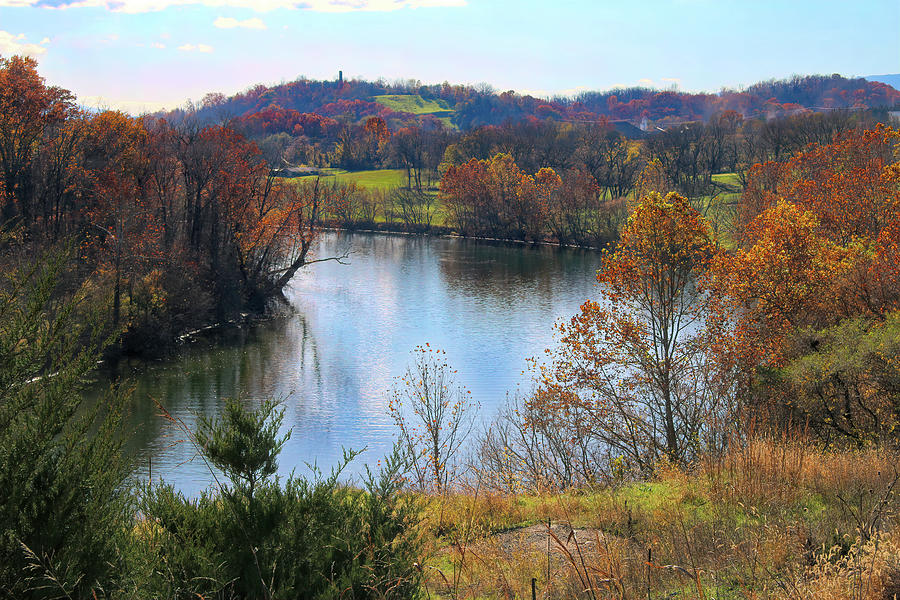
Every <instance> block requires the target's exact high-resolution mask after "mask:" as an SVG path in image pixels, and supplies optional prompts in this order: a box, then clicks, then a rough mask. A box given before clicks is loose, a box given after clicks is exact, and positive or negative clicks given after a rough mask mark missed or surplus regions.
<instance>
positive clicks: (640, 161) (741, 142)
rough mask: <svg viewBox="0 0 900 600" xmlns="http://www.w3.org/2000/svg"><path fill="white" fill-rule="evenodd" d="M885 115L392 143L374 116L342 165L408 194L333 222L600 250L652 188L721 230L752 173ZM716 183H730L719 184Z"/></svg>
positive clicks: (515, 128) (500, 132)
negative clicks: (641, 132)
mask: <svg viewBox="0 0 900 600" xmlns="http://www.w3.org/2000/svg"><path fill="white" fill-rule="evenodd" d="M881 117H882V115H880V114H878V113H876V112H871V111H858V112H847V111H832V112H828V113H812V114H804V115H796V116H793V117H787V118H784V119H774V120H770V121H766V120H757V119H743V118H742V117H741V116H740V115H739V114H737V113H734V112H726V113H722V114H720V115H716V116H714V117H713V118H711V119H710V120H709V121H708V122H696V123H689V124H685V125H683V126H679V127H674V128H671V129H669V130H666V131H663V132H659V133H657V134H656V135H654V136H652V137H649V138H647V139H645V140H632V139H629V138H627V137H626V136H624V135H622V134H621V133H619V132H618V131H616V130H615V128H613V127H612V126H611V125H610V124H609V123H608V122H600V123H554V122H542V121H536V120H526V121H523V122H520V123H517V124H507V125H504V126H501V127H494V126H488V127H480V128H478V129H475V130H473V131H471V132H469V133H467V134H451V133H449V132H446V131H444V130H440V129H436V130H423V129H419V128H412V127H410V128H404V129H402V130H400V131H398V132H396V133H394V134H392V133H391V132H390V130H389V129H388V128H387V127H386V125H385V124H384V123H383V121H380V120H378V119H377V118H372V119H369V120H367V121H366V122H365V124H364V125H362V126H359V127H357V128H354V129H348V130H346V131H347V132H348V134H349V135H346V136H344V137H342V142H341V143H340V144H339V146H338V148H339V149H340V152H341V156H345V157H347V158H346V160H348V161H350V159H351V158H352V164H354V165H359V166H364V167H368V168H373V167H378V166H380V167H394V168H401V169H402V170H403V171H404V172H405V173H406V178H405V185H404V186H403V188H405V189H397V190H394V191H393V192H390V193H382V192H373V191H366V190H354V191H353V193H352V195H351V196H349V201H350V202H349V204H348V206H350V207H351V210H343V211H341V213H340V214H339V215H334V214H332V215H331V221H332V222H334V223H336V224H338V226H341V227H350V228H352V227H360V226H366V227H388V228H391V227H394V226H397V227H401V228H405V229H407V230H411V231H422V230H424V229H427V228H428V227H430V226H433V225H436V224H440V225H442V226H443V227H445V228H449V229H451V230H453V231H455V232H457V233H459V234H461V235H468V236H475V237H491V238H502V239H515V240H528V241H553V242H556V243H560V244H565V245H580V246H593V247H599V246H603V245H606V244H608V243H610V242H611V241H614V240H615V239H616V237H617V235H618V230H619V227H620V226H621V223H622V219H623V217H624V215H625V207H626V204H627V203H628V201H629V200H633V199H635V198H636V197H639V196H640V195H641V194H642V193H644V192H646V191H648V190H659V191H663V192H667V191H676V192H678V193H679V194H681V195H682V196H684V197H686V198H688V199H689V200H690V201H691V203H692V204H693V205H694V206H696V207H697V208H698V209H699V210H700V211H701V212H702V213H703V214H704V215H705V216H706V217H708V218H710V219H711V221H712V222H713V226H714V227H715V228H716V229H717V230H723V228H725V227H728V226H729V222H730V220H731V219H732V218H733V213H734V210H735V208H736V197H737V194H738V193H739V192H740V190H741V189H743V187H744V185H745V184H746V183H747V180H748V177H749V173H750V171H751V169H752V167H753V165H756V164H759V163H765V162H768V161H779V160H785V159H787V158H788V157H790V156H792V155H793V154H794V153H796V152H799V151H800V150H801V149H803V148H805V147H806V146H808V145H809V144H827V143H829V142H831V140H832V139H834V137H835V136H836V135H840V134H842V133H845V132H848V131H853V130H858V129H860V128H865V127H872V126H874V123H876V122H877V121H879V120H880V119H881ZM261 144H262V145H263V148H267V147H268V146H267V145H266V144H267V142H266V141H265V140H264V141H263V142H261ZM722 173H729V174H733V175H729V176H728V177H725V178H723V177H717V175H718V174H722ZM435 192H437V194H436V195H435ZM354 207H355V208H354Z"/></svg>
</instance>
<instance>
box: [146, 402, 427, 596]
mask: <svg viewBox="0 0 900 600" xmlns="http://www.w3.org/2000/svg"><path fill="white" fill-rule="evenodd" d="M282 417H283V411H279V410H277V409H276V408H275V404H273V403H271V402H267V403H264V404H263V406H262V407H260V408H259V409H258V410H256V411H250V410H248V409H247V408H246V407H244V406H242V405H241V404H240V403H238V402H236V401H231V402H229V403H228V405H227V408H226V412H225V417H224V418H223V419H222V420H220V421H219V422H217V423H210V422H206V423H205V424H203V426H202V428H201V432H200V434H199V435H198V436H197V441H199V442H202V447H201V450H202V451H203V452H204V455H205V456H206V458H208V459H209V460H210V461H211V462H212V463H213V464H214V465H215V466H216V467H217V468H219V469H220V470H222V471H223V472H224V473H225V474H226V475H227V476H228V477H229V483H226V484H224V485H222V487H221V488H220V489H219V490H215V491H209V492H206V493H204V494H202V495H201V496H200V497H199V498H197V499H188V498H185V497H184V496H183V495H182V494H181V493H179V492H176V491H175V490H174V489H173V488H172V487H171V486H168V485H160V486H157V487H155V488H151V489H148V490H147V493H146V495H145V498H144V501H143V503H142V506H141V512H142V514H143V515H144V517H145V521H144V522H143V523H142V525H141V526H140V527H138V528H137V529H136V533H135V540H136V542H137V544H138V545H139V546H140V549H141V551H140V552H139V553H138V555H137V556H136V559H135V560H136V564H135V565H134V571H135V572H143V573H147V576H146V581H143V582H142V583H141V588H142V589H143V590H144V591H143V592H142V593H147V594H148V595H150V596H153V597H157V596H158V597H171V598H182V597H183V598H188V597H192V598H193V597H196V596H197V595H198V594H199V595H201V596H204V597H208V596H215V597H219V598H231V597H236V598H287V597H290V598H339V597H340V598H343V597H349V598H383V597H388V598H409V597H413V596H415V595H416V594H417V591H418V587H419V571H418V570H417V569H416V566H415V561H416V560H417V559H418V556H419V553H420V543H419V538H418V529H419V528H418V524H419V520H420V510H419V507H418V505H417V502H416V501H415V500H414V499H412V498H410V497H409V496H406V495H404V494H402V493H401V488H400V485H401V484H400V477H399V471H400V468H401V461H400V459H399V453H398V452H395V453H394V455H393V456H392V457H390V458H389V460H388V461H387V466H386V467H385V469H384V470H382V471H381V472H380V474H379V475H377V476H374V475H372V474H369V476H368V477H367V481H366V486H365V489H364V490H361V489H356V488H352V487H349V486H347V485H344V484H342V483H340V482H339V480H338V476H339V474H340V472H341V469H336V470H335V471H333V472H332V473H331V475H330V476H328V477H323V476H322V475H321V474H320V473H318V472H316V473H315V475H314V477H313V478H312V479H304V478H301V477H295V476H291V477H289V478H288V479H287V481H286V482H284V483H283V484H282V483H281V482H280V481H279V480H278V478H276V477H273V473H274V472H275V470H276V468H275V467H276V464H275V462H274V461H275V458H276V457H277V454H278V452H279V451H280V449H281V445H282V443H283V441H284V440H283V439H277V437H276V436H277V432H278V429H279V426H280V424H281V420H282ZM352 457H353V455H352V454H349V455H348V456H346V457H345V463H344V464H345V465H346V463H347V462H348V461H349V460H350V459H352ZM251 482H252V484H251Z"/></svg>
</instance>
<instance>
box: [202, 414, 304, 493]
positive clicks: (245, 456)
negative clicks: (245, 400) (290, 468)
mask: <svg viewBox="0 0 900 600" xmlns="http://www.w3.org/2000/svg"><path fill="white" fill-rule="evenodd" d="M279 405H280V402H276V401H274V400H266V401H265V402H263V404H262V405H261V406H260V407H259V408H258V409H257V410H255V411H250V410H247V409H246V408H245V407H244V405H243V404H242V403H241V402H240V400H236V399H229V400H228V401H227V402H226V403H225V413H224V414H223V415H222V417H221V418H220V419H218V420H217V421H211V420H209V419H208V418H206V417H203V418H202V419H201V421H200V428H199V430H198V431H197V433H196V438H197V444H198V445H199V446H200V447H201V448H202V449H203V454H204V455H205V456H206V457H207V458H209V460H210V461H211V462H212V463H213V464H214V465H215V466H216V467H217V468H218V469H220V470H221V471H222V472H223V473H225V475H226V476H227V477H228V478H229V479H230V480H231V481H232V482H233V483H234V485H235V486H236V488H237V489H238V490H239V491H240V492H242V493H244V494H246V496H247V498H248V499H250V501H251V502H252V500H253V492H254V491H255V490H256V487H257V485H259V483H260V482H261V481H264V480H265V479H267V478H269V477H271V476H272V475H274V474H275V471H276V470H277V469H278V462H277V459H278V454H279V453H280V452H281V448H282V447H283V446H284V444H285V442H287V441H288V439H290V437H291V434H290V432H288V433H286V434H285V435H283V436H282V437H280V438H279V437H278V430H279V428H280V427H281V422H282V421H283V420H284V409H283V408H282V409H279Z"/></svg>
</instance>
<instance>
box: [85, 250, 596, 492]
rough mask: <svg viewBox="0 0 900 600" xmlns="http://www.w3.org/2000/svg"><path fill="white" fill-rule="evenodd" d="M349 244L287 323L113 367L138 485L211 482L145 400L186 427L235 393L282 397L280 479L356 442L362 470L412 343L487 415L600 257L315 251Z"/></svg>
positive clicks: (323, 268) (302, 277)
mask: <svg viewBox="0 0 900 600" xmlns="http://www.w3.org/2000/svg"><path fill="white" fill-rule="evenodd" d="M348 247H349V248H350V249H351V250H352V254H351V255H350V258H349V264H347V265H341V264H338V263H335V262H323V263H318V264H315V265H312V266H311V267H309V268H308V269H307V270H306V271H304V272H303V273H301V274H299V275H298V276H297V277H296V278H295V279H294V281H293V282H292V283H291V287H290V289H289V290H287V297H288V299H289V301H290V303H291V305H292V306H293V308H294V314H292V315H291V316H288V317H284V318H279V319H276V320H273V321H269V322H264V323H260V324H256V325H254V326H252V327H250V328H247V329H242V330H237V329H236V330H234V331H231V332H226V333H224V334H223V335H221V336H216V337H215V338H214V339H213V340H211V341H201V342H196V343H193V344H190V345H188V346H185V347H184V348H183V349H182V350H181V351H180V352H179V353H178V355H177V356H175V357H173V358H171V359H169V360H166V361H163V362H149V363H148V362H139V363H138V362H135V363H129V364H127V365H124V366H123V367H121V368H120V370H121V372H122V373H123V374H124V375H125V376H126V377H128V378H129V379H131V380H132V381H134V383H135V385H136V391H135V394H134V400H133V411H132V417H131V419H132V425H131V430H132V432H133V434H132V440H131V447H132V451H133V452H135V454H136V456H137V459H136V460H137V466H138V470H137V476H138V477H142V478H146V477H147V476H148V475H150V474H151V473H152V478H153V479H154V480H158V479H160V478H162V479H164V480H166V481H168V482H170V483H173V484H174V485H175V486H176V487H178V488H179V489H181V490H183V491H184V492H185V493H188V494H192V495H193V494H196V493H198V492H199V490H201V489H203V488H204V487H206V486H208V485H209V484H210V483H211V481H212V477H211V475H210V472H209V470H208V468H207V467H206V466H205V465H204V464H203V462H202V461H201V460H200V459H198V458H196V457H195V456H194V454H195V452H194V451H193V449H192V447H191V445H190V444H188V443H185V442H184V441H183V440H184V437H185V436H184V434H183V433H181V432H180V431H179V429H178V427H177V426H175V425H174V424H173V423H172V422H171V421H169V420H167V419H165V418H163V417H161V416H160V415H159V412H160V411H159V410H158V409H157V408H156V406H155V403H154V399H155V400H157V401H158V402H159V403H161V404H162V405H163V406H165V408H166V409H167V410H168V411H169V412H170V414H171V415H172V417H173V418H174V419H176V420H178V421H180V422H182V423H183V424H184V425H185V426H186V427H188V428H191V427H194V425H195V423H196V420H197V418H198V416H199V415H207V416H215V415H216V414H217V413H218V411H219V410H220V409H221V407H222V404H223V400H222V399H223V398H227V397H232V396H237V397H241V398H243V399H245V400H246V401H247V402H259V401H260V400H261V399H263V398H266V397H277V398H284V399H285V407H286V411H285V420H284V426H285V428H286V429H287V428H290V429H291V430H292V435H291V439H290V440H289V441H288V443H287V445H286V446H285V449H284V450H283V452H282V454H281V468H280V471H281V473H282V474H288V473H289V472H290V471H291V470H292V469H296V470H297V472H298V473H304V474H306V473H308V472H309V471H308V467H307V466H306V465H307V464H313V463H315V464H317V465H318V466H319V467H320V468H321V469H323V470H325V471H328V470H329V469H331V468H332V467H333V466H334V465H335V464H337V463H338V462H339V460H340V457H341V454H342V447H348V448H354V449H362V448H367V450H366V451H365V452H364V453H363V454H362V455H361V456H360V457H359V458H357V459H356V460H355V461H354V462H353V463H352V464H351V465H350V467H349V468H348V470H347V473H348V474H349V475H351V476H353V475H356V474H359V473H360V472H361V471H362V470H363V465H364V464H365V463H369V464H375V463H376V462H377V461H378V459H379V458H381V457H382V456H383V455H384V454H385V452H387V451H388V450H389V449H390V446H391V444H392V440H393V435H394V432H393V425H392V422H391V420H390V417H389V415H388V414H387V397H388V391H389V389H390V388H391V385H392V383H393V381H394V378H395V377H396V376H399V375H401V374H402V373H403V371H404V370H405V368H406V366H407V364H408V363H409V361H410V356H411V355H410V351H411V350H412V349H413V348H414V347H415V346H416V345H419V344H425V343H429V344H430V345H431V346H432V347H437V348H442V349H444V350H445V351H446V353H447V358H448V362H449V363H450V364H451V365H452V366H453V367H454V368H455V369H457V370H458V374H457V378H458V381H459V382H460V383H462V384H463V385H465V386H466V387H467V388H468V389H469V390H471V392H472V395H473V396H474V398H476V399H477V400H478V401H479V402H480V404H481V409H480V418H481V419H482V420H483V421H487V420H490V418H491V417H492V416H493V414H494V413H495V412H496V410H497V408H498V407H499V406H500V405H501V404H503V403H504V402H505V401H506V396H507V393H508V392H509V393H515V391H516V389H517V388H518V387H522V388H527V387H528V386H529V377H528V375H527V374H526V373H524V371H526V369H527V368H528V363H527V359H528V358H530V357H540V356H541V355H542V354H543V350H544V349H545V348H547V347H549V346H551V345H552V344H553V327H552V326H553V323H554V322H555V321H556V320H557V319H559V318H561V317H567V316H571V315H572V314H574V313H575V312H576V311H577V309H578V306H579V305H580V304H581V303H582V302H583V301H584V300H585V299H587V298H589V297H594V296H595V288H594V278H593V276H594V273H595V271H596V269H597V268H598V266H599V256H598V254H597V253H595V252H591V251H577V250H565V249H557V248H551V247H531V246H520V245H503V244H492V243H489V242H478V241H467V240H459V239H443V238H417V237H407V236H397V235H382V234H346V233H343V234H342V233H329V234H327V235H325V236H323V238H322V240H321V242H320V244H319V246H318V248H317V250H316V254H317V256H318V257H324V256H330V255H335V254H339V253H341V252H342V251H343V250H344V249H345V248H348ZM101 383H102V382H101Z"/></svg>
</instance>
